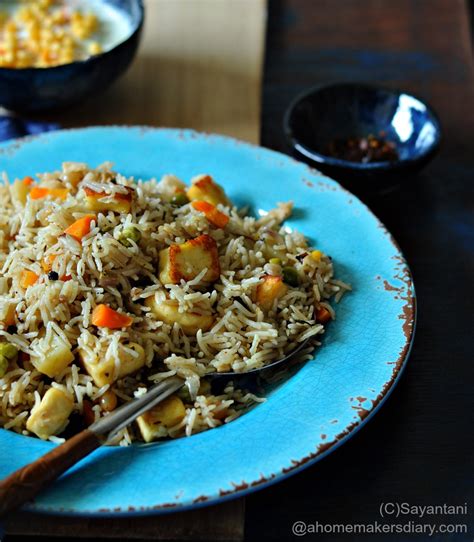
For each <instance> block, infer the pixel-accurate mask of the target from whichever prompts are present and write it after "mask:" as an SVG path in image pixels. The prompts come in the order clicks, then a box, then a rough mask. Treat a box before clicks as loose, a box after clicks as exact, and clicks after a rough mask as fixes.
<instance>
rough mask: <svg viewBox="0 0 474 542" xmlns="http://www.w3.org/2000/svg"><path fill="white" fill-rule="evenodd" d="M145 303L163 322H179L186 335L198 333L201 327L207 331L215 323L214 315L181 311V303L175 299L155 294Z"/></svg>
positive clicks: (170, 323)
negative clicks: (163, 297)
mask: <svg viewBox="0 0 474 542" xmlns="http://www.w3.org/2000/svg"><path fill="white" fill-rule="evenodd" d="M145 305H146V306H147V307H150V308H151V311H152V313H153V314H154V315H155V316H156V317H157V318H158V319H159V320H161V321H162V322H165V323H166V324H169V325H170V326H172V325H173V324H174V323H175V322H176V323H178V324H179V325H180V326H181V329H182V330H183V331H184V333H185V334H186V335H196V333H197V332H198V330H199V329H201V330H202V331H207V330H208V329H210V328H211V327H212V324H213V323H214V317H213V316H212V315H211V314H199V313H197V312H179V310H178V308H179V304H178V302H177V301H175V300H173V299H165V300H162V299H160V298H159V296H157V295H154V296H151V297H147V298H146V300H145Z"/></svg>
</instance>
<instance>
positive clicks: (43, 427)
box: [26, 388, 74, 440]
mask: <svg viewBox="0 0 474 542" xmlns="http://www.w3.org/2000/svg"><path fill="white" fill-rule="evenodd" d="M73 406H74V401H73V399H72V397H71V396H70V395H69V394H68V393H66V392H64V391H62V390H60V389H57V388H50V389H49V390H48V391H47V392H46V393H45V394H44V396H43V398H42V399H41V402H40V403H39V405H36V406H35V407H33V408H32V410H31V413H30V417H29V418H28V420H27V422H26V428H27V429H28V431H31V432H32V433H34V434H35V435H37V436H38V437H39V438H41V439H44V440H46V439H48V438H49V437H50V436H52V435H57V434H59V433H61V431H62V430H63V429H64V428H65V427H66V424H67V421H68V418H69V416H70V415H71V412H72V409H73Z"/></svg>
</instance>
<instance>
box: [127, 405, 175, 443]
mask: <svg viewBox="0 0 474 542" xmlns="http://www.w3.org/2000/svg"><path fill="white" fill-rule="evenodd" d="M185 415H186V409H185V408H184V404H183V401H181V399H180V398H179V397H178V396H177V395H171V396H170V397H168V398H166V399H165V400H164V401H162V402H161V403H160V404H159V405H157V406H156V407H154V408H153V409H151V410H149V411H148V412H145V414H142V415H141V416H139V417H138V418H137V423H138V427H139V429H140V432H141V434H142V437H143V440H144V441H145V442H151V441H152V440H155V439H157V438H161V437H166V436H168V430H169V429H170V428H171V427H173V426H175V425H177V424H178V423H179V422H180V421H181V420H182V419H183V418H184V416H185Z"/></svg>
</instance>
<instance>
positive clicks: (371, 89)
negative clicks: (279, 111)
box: [284, 83, 441, 188]
mask: <svg viewBox="0 0 474 542" xmlns="http://www.w3.org/2000/svg"><path fill="white" fill-rule="evenodd" d="M284 130H285V134H286V137H287V140H288V142H289V144H290V145H291V147H292V148H293V150H294V152H295V154H296V155H297V156H298V157H300V158H303V159H305V161H307V162H309V163H311V164H312V165H313V166H315V167H316V168H317V169H319V170H321V171H322V172H323V173H326V174H327V175H330V176H333V177H336V178H337V179H340V180H342V181H343V182H344V181H345V182H346V184H350V185H351V188H352V187H354V186H356V185H358V186H359V187H373V186H376V185H377V186H382V185H383V183H384V182H385V181H387V180H389V181H391V182H393V181H399V180H403V177H404V174H406V173H410V174H411V173H415V172H417V171H418V170H419V169H420V168H422V167H423V166H424V165H425V164H426V163H427V162H428V161H429V160H431V158H432V157H433V156H434V154H435V153H436V151H437V150H438V148H439V144H440V139H441V128H440V123H439V120H438V118H437V116H436V114H435V113H434V112H433V110H432V109H431V108H430V107H429V106H428V105H427V104H426V103H424V102H423V101H421V100H420V99H419V98H417V97H415V96H413V95H411V94H408V93H406V92H403V91H399V90H393V89H389V88H383V87H378V86H373V85H366V84H358V83H336V84H330V85H324V86H318V87H315V88H312V89H311V90H309V91H308V92H305V93H304V94H302V95H300V96H298V97H297V98H296V100H295V101H294V102H293V103H292V104H291V105H290V107H289V108H288V110H287V112H286V114H285V118H284ZM381 132H383V133H384V134H385V135H384V138H385V139H387V140H389V141H392V142H394V143H395V144H396V149H397V151H398V159H396V160H394V161H390V162H368V163H361V162H352V161H348V160H343V159H340V158H336V157H333V156H328V154H327V147H328V145H329V144H330V143H331V142H333V141H335V140H339V139H342V140H344V139H349V138H353V137H367V136H368V135H369V134H372V135H374V136H379V134H380V133H381Z"/></svg>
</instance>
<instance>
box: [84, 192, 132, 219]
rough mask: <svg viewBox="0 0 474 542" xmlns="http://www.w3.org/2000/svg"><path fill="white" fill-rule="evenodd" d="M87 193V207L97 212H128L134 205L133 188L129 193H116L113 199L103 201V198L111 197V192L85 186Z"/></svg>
mask: <svg viewBox="0 0 474 542" xmlns="http://www.w3.org/2000/svg"><path fill="white" fill-rule="evenodd" d="M84 192H85V194H86V198H85V204H86V207H87V209H89V210H90V211H95V212H107V211H114V212H116V213H125V214H126V213H128V212H130V209H131V207H132V189H131V188H130V189H129V190H128V192H127V194H115V195H114V197H113V201H103V198H109V196H110V194H106V193H105V192H95V191H94V190H91V189H90V188H84Z"/></svg>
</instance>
